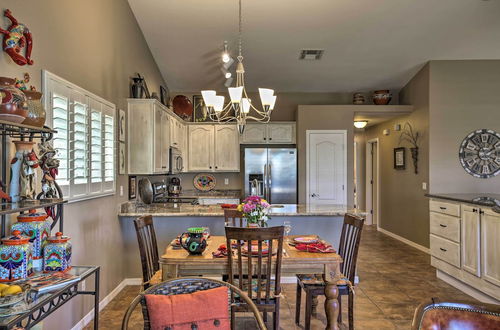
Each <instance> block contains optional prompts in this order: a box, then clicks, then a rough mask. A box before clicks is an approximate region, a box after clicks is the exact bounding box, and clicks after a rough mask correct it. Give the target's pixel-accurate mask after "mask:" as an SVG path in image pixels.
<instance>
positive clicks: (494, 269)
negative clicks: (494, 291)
mask: <svg viewBox="0 0 500 330" xmlns="http://www.w3.org/2000/svg"><path fill="white" fill-rule="evenodd" d="M482 210H483V212H484V213H483V215H482V216H481V243H482V244H481V245H482V246H481V248H482V257H483V260H482V264H483V276H482V277H483V279H485V280H486V281H488V282H490V283H493V284H495V285H498V286H500V240H499V239H498V238H499V237H500V215H499V214H498V213H494V212H493V211H491V210H489V209H482Z"/></svg>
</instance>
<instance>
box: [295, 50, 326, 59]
mask: <svg viewBox="0 0 500 330" xmlns="http://www.w3.org/2000/svg"><path fill="white" fill-rule="evenodd" d="M323 52H324V50H323V49H303V50H301V52H300V55H299V60H320V59H321V57H322V56H323Z"/></svg>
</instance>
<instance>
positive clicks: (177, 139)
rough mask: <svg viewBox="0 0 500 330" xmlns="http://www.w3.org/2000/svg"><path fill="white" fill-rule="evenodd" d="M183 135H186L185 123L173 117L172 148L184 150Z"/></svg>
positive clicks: (171, 130) (171, 128)
mask: <svg viewBox="0 0 500 330" xmlns="http://www.w3.org/2000/svg"><path fill="white" fill-rule="evenodd" d="M183 133H185V125H184V123H182V122H181V121H180V120H179V119H177V118H175V117H173V116H172V118H171V119H170V145H171V146H172V147H175V148H178V149H182V147H183ZM181 151H182V150H181Z"/></svg>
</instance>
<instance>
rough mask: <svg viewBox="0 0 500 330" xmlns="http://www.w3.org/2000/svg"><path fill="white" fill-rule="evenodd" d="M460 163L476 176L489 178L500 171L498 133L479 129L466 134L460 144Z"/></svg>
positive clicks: (499, 140)
mask: <svg viewBox="0 0 500 330" xmlns="http://www.w3.org/2000/svg"><path fill="white" fill-rule="evenodd" d="M459 157H460V163H461V164H462V166H463V168H464V169H465V171H466V172H467V173H469V174H470V175H472V176H474V177H476V178H483V179H487V178H491V177H493V176H495V175H498V174H499V173H500V134H499V133H497V132H495V131H493V130H490V129H480V130H477V131H474V132H472V133H470V134H469V135H467V136H466V137H465V139H464V140H463V141H462V144H461V145H460V151H459Z"/></svg>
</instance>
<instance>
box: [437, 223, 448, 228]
mask: <svg viewBox="0 0 500 330" xmlns="http://www.w3.org/2000/svg"><path fill="white" fill-rule="evenodd" d="M439 225H440V226H441V227H443V228H446V227H448V226H447V225H443V224H442V223H440V224H439Z"/></svg>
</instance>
